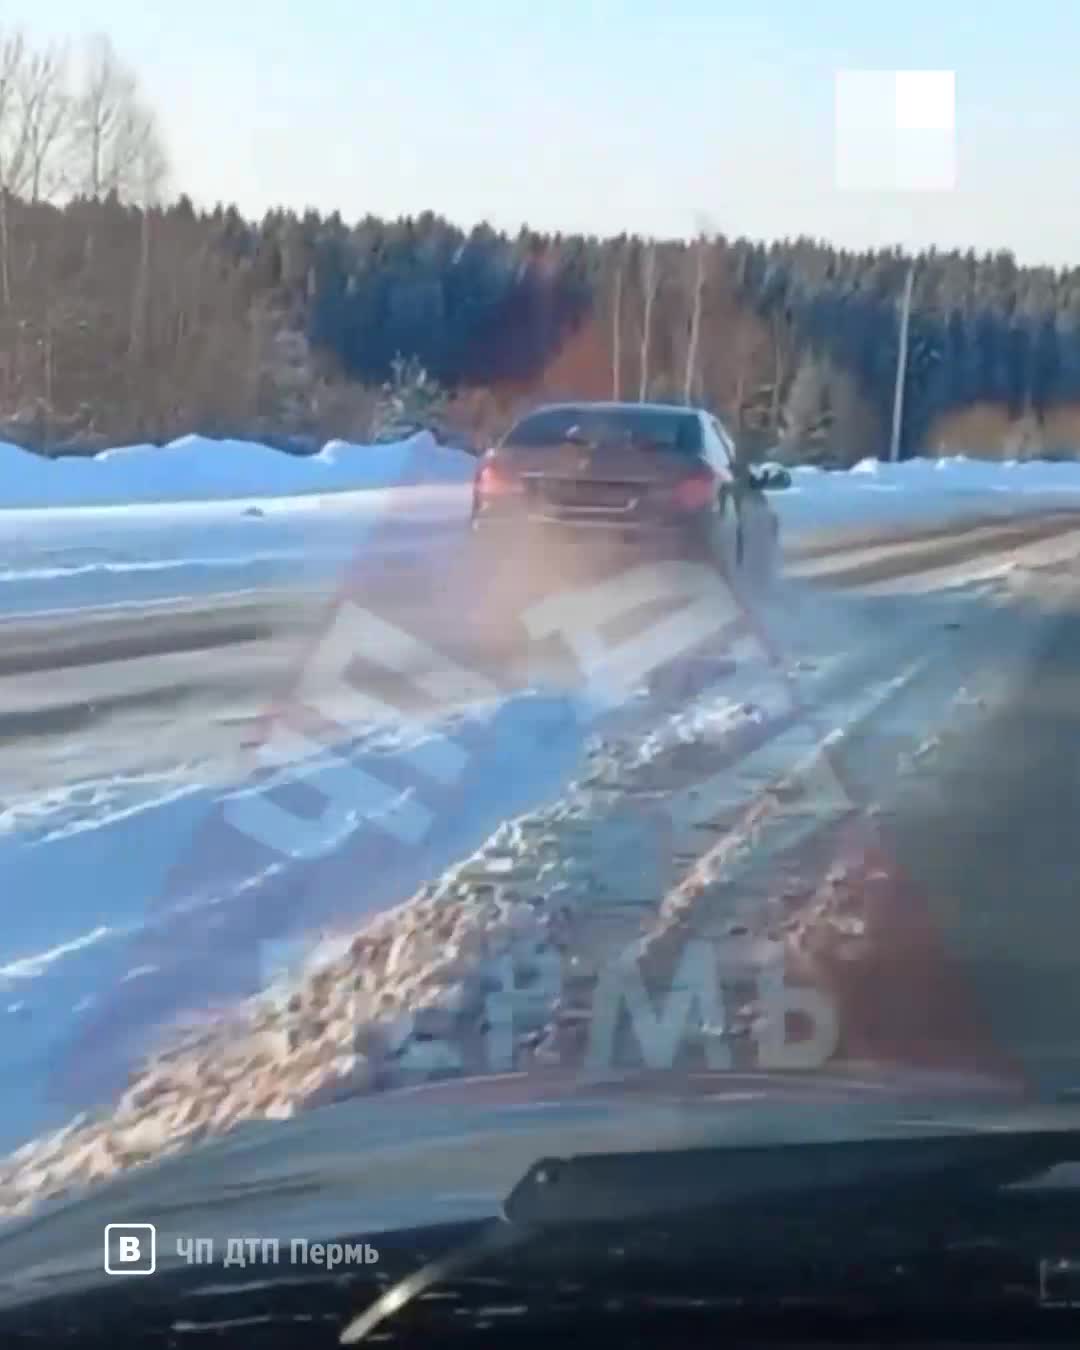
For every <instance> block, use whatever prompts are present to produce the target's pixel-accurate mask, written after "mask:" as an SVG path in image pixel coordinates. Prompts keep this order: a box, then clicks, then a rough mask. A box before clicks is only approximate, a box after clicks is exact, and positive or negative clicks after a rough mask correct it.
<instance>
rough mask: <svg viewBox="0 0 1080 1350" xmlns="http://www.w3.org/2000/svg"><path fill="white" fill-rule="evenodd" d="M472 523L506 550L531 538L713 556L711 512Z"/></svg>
mask: <svg viewBox="0 0 1080 1350" xmlns="http://www.w3.org/2000/svg"><path fill="white" fill-rule="evenodd" d="M472 524H473V529H474V530H476V531H477V532H478V533H482V534H484V535H486V536H489V537H499V536H502V537H503V538H505V539H506V541H507V546H508V547H515V546H517V545H519V544H521V543H522V542H524V540H525V538H527V539H528V540H529V541H531V542H537V541H541V542H547V543H550V544H551V546H552V547H560V548H565V547H568V546H569V547H582V548H588V547H591V544H590V541H592V543H594V544H601V543H604V544H608V543H610V544H615V545H625V546H626V547H627V548H630V549H633V550H635V551H645V552H649V553H651V552H654V551H659V552H661V553H663V554H664V555H671V554H676V555H678V556H680V557H683V556H689V557H693V558H698V557H704V556H707V555H708V554H709V552H710V531H711V516H710V514H709V513H708V512H700V513H693V514H688V515H682V516H679V517H664V516H657V517H651V518H649V517H638V518H637V519H633V520H628V519H627V518H626V517H625V516H622V517H618V518H617V517H614V516H609V517H603V516H592V515H589V514H587V513H580V514H574V515H564V514H560V513H555V512H546V511H542V510H537V509H535V508H532V509H529V510H519V511H497V510H496V511H482V512H477V513H475V514H474V515H473V518H472Z"/></svg>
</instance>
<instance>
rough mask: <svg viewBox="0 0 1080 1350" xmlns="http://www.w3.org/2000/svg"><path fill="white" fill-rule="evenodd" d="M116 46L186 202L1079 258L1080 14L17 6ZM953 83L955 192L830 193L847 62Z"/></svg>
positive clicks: (1050, 0) (730, 1)
mask: <svg viewBox="0 0 1080 1350" xmlns="http://www.w3.org/2000/svg"><path fill="white" fill-rule="evenodd" d="M19 22H22V23H23V24H24V26H25V27H26V29H27V30H28V32H29V33H30V34H31V35H32V36H42V37H44V36H64V35H68V36H73V37H74V36H77V35H79V34H81V33H86V32H90V31H95V30H104V31H107V32H108V33H109V34H110V35H111V36H112V38H113V40H114V42H115V44H116V46H117V48H118V50H119V51H120V53H121V54H122V55H123V56H124V57H125V58H126V59H127V60H128V61H129V62H130V63H131V64H132V65H133V66H135V67H136V69H137V70H138V72H139V74H140V76H141V78H142V79H143V81H144V84H145V87H146V90H147V92H148V93H149V94H150V95H152V97H153V99H154V101H155V102H156V105H157V107H158V110H159V112H160V115H161V117H162V120H163V123H164V127H165V130H166V134H167V139H168V142H169V147H170V151H171V155H172V161H173V166H174V187H175V188H176V189H178V190H186V191H188V192H189V193H190V194H191V195H192V196H193V197H194V198H195V199H196V200H197V201H200V202H212V201H214V200H216V199H218V198H220V199H223V200H233V201H236V202H237V203H238V204H239V206H240V207H241V209H242V210H244V211H245V212H246V213H248V214H259V213H261V212H262V211H263V210H264V209H265V208H266V207H268V206H271V205H274V204H284V205H289V206H293V207H296V208H298V209H302V208H303V207H304V206H305V205H313V206H316V207H319V208H321V209H323V210H330V209H334V208H337V209H339V210H340V211H341V212H342V214H343V216H345V217H346V218H347V219H348V218H352V217H356V216H359V215H362V214H364V213H365V212H367V211H372V212H375V213H377V214H389V215H396V214H399V213H405V212H417V211H420V210H423V209H425V208H431V209H433V210H435V211H438V212H441V213H443V214H445V215H447V216H449V217H451V218H452V219H455V220H458V221H460V222H462V223H471V222H473V221H475V220H477V219H480V218H487V219H490V220H492V221H493V222H494V223H495V224H497V225H502V226H509V227H516V226H517V225H518V224H520V223H521V221H522V220H528V221H529V222H530V223H531V224H533V225H535V226H536V227H538V228H561V229H564V230H588V231H596V232H601V233H606V232H609V231H617V230H620V229H626V230H637V231H645V232H656V233H686V232H689V231H693V230H694V229H695V228H697V227H699V226H700V225H702V224H704V225H707V226H709V227H712V228H715V229H718V230H722V231H724V232H725V233H727V234H749V235H753V236H757V237H763V238H774V237H777V236H783V235H789V234H797V233H810V234H816V235H819V236H823V237H827V238H829V239H831V240H833V241H835V242H837V243H840V244H845V245H851V246H864V247H869V246H876V245H881V244H889V243H894V242H895V243H901V244H904V245H905V246H923V245H928V244H932V243H936V244H938V245H940V246H944V247H948V246H951V245H953V244H958V245H961V246H964V247H966V246H968V245H969V244H970V245H972V246H974V247H976V248H979V249H983V248H994V247H1007V248H1012V249H1014V250H1015V251H1016V253H1017V254H1018V256H1019V257H1020V258H1021V259H1022V260H1024V261H1030V262H1050V263H1055V264H1058V263H1066V262H1076V263H1080V136H1078V132H1080V78H1078V75H1077V70H1078V65H1077V62H1078V60H1080V0H899V2H898V3H896V4H894V5H886V4H884V3H883V0H652V2H651V3H645V0H606V2H605V3H599V2H592V0H447V2H446V3H436V0H428V2H427V3H423V2H422V0H258V3H256V0H214V3H211V0H181V2H180V3H176V4H169V5H167V6H162V5H155V4H148V3H147V2H146V0H48V3H47V4H42V3H41V0H34V2H33V3H32V2H31V0H4V5H3V10H2V11H0V23H5V24H12V23H19ZM851 67H854V68H882V69H918V68H930V69H941V68H951V69H954V70H955V71H956V81H957V127H958V131H957V135H958V173H959V181H958V186H957V188H956V190H955V191H953V192H949V193H941V194H933V195H926V194H920V195H913V196H901V195H875V196H867V195H857V196H854V195H847V194H842V193H840V192H838V191H837V190H836V189H835V188H834V186H833V160H832V154H833V78H834V74H835V71H836V70H837V69H838V68H851Z"/></svg>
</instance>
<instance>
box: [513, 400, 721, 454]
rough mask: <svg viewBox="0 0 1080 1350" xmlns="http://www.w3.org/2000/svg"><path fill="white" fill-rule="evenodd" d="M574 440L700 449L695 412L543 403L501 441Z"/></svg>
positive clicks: (524, 444) (534, 445)
mask: <svg viewBox="0 0 1080 1350" xmlns="http://www.w3.org/2000/svg"><path fill="white" fill-rule="evenodd" d="M567 441H580V442H581V443H582V444H586V445H595V446H603V447H608V446H635V447H648V448H652V449H656V450H675V451H679V452H680V453H683V454H698V453H700V452H701V450H702V448H703V446H702V436H701V422H700V420H699V418H698V416H697V414H696V413H689V412H680V411H679V410H678V409H673V410H671V411H670V412H669V411H667V410H661V409H653V408H626V409H622V408H616V409H605V408H547V409H543V410H542V411H540V412H535V413H530V414H529V416H528V417H523V418H522V419H521V421H520V422H518V424H517V425H516V426H515V427H514V428H513V429H512V430H511V431H510V432H509V434H508V435H507V437H506V439H505V440H504V442H503V444H504V445H507V446H515V447H521V448H529V449H539V448H541V447H543V446H549V445H550V446H557V445H563V444H565V443H566V442H567Z"/></svg>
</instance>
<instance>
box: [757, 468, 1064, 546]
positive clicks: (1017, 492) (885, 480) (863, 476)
mask: <svg viewBox="0 0 1080 1350" xmlns="http://www.w3.org/2000/svg"><path fill="white" fill-rule="evenodd" d="M790 472H791V486H790V487H788V488H781V489H779V490H777V491H775V492H770V493H769V500H770V501H771V503H772V505H773V507H774V508H775V510H776V512H777V514H778V515H779V517H780V519H781V522H782V524H783V528H784V533H785V537H786V538H787V539H788V540H789V541H794V540H795V539H798V540H799V541H803V540H806V539H807V538H808V537H809V536H811V535H813V534H815V533H817V532H819V531H820V532H822V533H828V534H829V535H834V534H835V533H836V532H837V531H843V532H848V531H857V532H859V533H862V532H864V531H865V532H873V531H880V530H888V529H899V528H903V529H905V530H911V529H918V528H919V527H920V526H923V527H931V528H932V527H935V526H944V525H949V524H950V523H953V522H957V523H960V522H963V521H971V520H976V519H981V518H984V517H985V518H987V519H990V518H1006V517H1011V516H1020V515H1026V514H1031V513H1035V512H1040V511H1047V510H1055V509H1058V510H1069V509H1080V461H1069V462H1064V463H1049V462H1043V461H1036V460H1025V461H1019V460H1006V461H993V460H984V459H967V458H966V457H964V456H962V455H957V456H953V457H950V458H947V459H911V460H905V461H904V462H903V463H900V464H885V463H882V462H881V461H880V460H876V459H864V460H862V461H861V462H860V463H858V464H856V465H855V467H854V468H852V469H848V470H827V469H817V468H812V467H808V466H804V467H801V468H793V469H791V471H790Z"/></svg>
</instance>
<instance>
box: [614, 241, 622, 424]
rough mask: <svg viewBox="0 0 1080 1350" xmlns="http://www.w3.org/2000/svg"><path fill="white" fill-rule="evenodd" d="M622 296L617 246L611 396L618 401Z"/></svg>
mask: <svg viewBox="0 0 1080 1350" xmlns="http://www.w3.org/2000/svg"><path fill="white" fill-rule="evenodd" d="M622 298H623V254H622V249H621V248H620V247H619V246H618V245H616V246H615V280H614V294H613V296H612V303H611V397H612V398H613V399H614V400H615V401H616V402H618V400H619V397H620V396H621V394H622Z"/></svg>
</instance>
